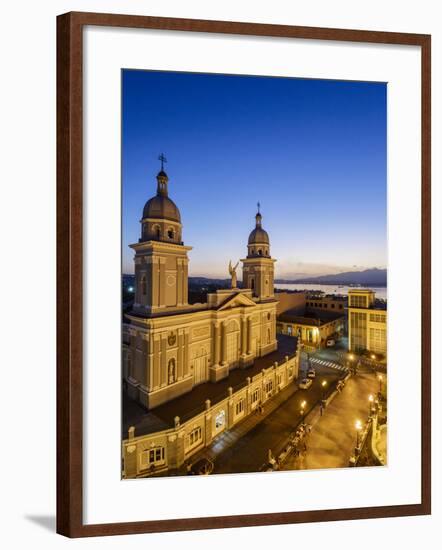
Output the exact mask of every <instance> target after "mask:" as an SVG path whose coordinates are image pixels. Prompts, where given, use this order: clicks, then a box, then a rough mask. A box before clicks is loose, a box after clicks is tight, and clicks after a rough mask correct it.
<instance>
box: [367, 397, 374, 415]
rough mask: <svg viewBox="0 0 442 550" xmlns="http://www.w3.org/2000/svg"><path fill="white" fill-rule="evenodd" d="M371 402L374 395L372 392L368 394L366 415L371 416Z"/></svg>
mask: <svg viewBox="0 0 442 550" xmlns="http://www.w3.org/2000/svg"><path fill="white" fill-rule="evenodd" d="M373 402H374V397H373V395H372V394H370V395H369V396H368V416H371V413H372V411H373Z"/></svg>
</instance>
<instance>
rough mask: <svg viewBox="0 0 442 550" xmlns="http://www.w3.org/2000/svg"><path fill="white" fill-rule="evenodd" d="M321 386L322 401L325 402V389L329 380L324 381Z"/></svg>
mask: <svg viewBox="0 0 442 550" xmlns="http://www.w3.org/2000/svg"><path fill="white" fill-rule="evenodd" d="M321 386H322V400H323V401H324V400H325V388H326V387H327V380H323V381H322V382H321Z"/></svg>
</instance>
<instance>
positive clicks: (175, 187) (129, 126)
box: [122, 70, 387, 277]
mask: <svg viewBox="0 0 442 550" xmlns="http://www.w3.org/2000/svg"><path fill="white" fill-rule="evenodd" d="M122 78H123V82H122V84H123V100H122V101H123V105H122V111H123V116H122V123H123V135H122V142H123V144H122V158H123V166H122V175H123V182H122V183H123V272H125V273H132V272H133V253H132V250H130V249H129V248H128V245H129V244H130V243H134V242H137V240H138V238H139V233H140V224H139V220H140V218H141V213H142V209H143V206H144V204H145V202H146V201H147V200H148V199H149V198H150V197H152V196H153V195H154V194H155V193H156V174H157V172H158V170H159V167H160V163H159V161H158V155H159V154H160V153H161V152H164V154H165V155H166V157H167V159H168V163H167V164H166V165H165V169H166V171H167V173H168V175H169V196H170V197H171V198H172V199H173V200H174V201H175V203H176V204H177V206H178V208H179V209H180V212H181V218H182V223H183V240H184V242H185V244H187V245H190V246H193V247H194V249H193V250H192V251H191V252H190V254H189V257H190V266H189V272H190V274H191V275H200V276H203V275H206V276H214V277H215V276H216V277H228V273H227V266H228V263H229V260H230V259H232V261H237V260H238V259H240V258H244V257H245V254H246V251H247V247H246V245H247V238H248V235H249V233H250V231H251V230H252V229H253V227H254V224H255V218H254V216H255V213H256V203H257V201H260V203H261V212H262V215H263V227H264V228H265V229H266V230H267V231H268V232H269V235H270V243H271V254H272V256H273V257H274V258H276V259H277V260H278V261H277V263H276V266H275V268H276V277H291V276H302V275H303V274H308V275H316V274H317V275H319V274H324V273H336V272H339V271H345V270H352V269H364V268H369V267H386V263H387V243H386V240H387V238H386V94H387V87H386V84H384V83H365V82H345V81H330V80H306V79H294V78H275V77H270V78H269V77H256V76H236V75H215V74H191V73H171V72H158V71H133V70H124V71H123V73H122Z"/></svg>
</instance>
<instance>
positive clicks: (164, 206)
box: [143, 158, 181, 223]
mask: <svg viewBox="0 0 442 550" xmlns="http://www.w3.org/2000/svg"><path fill="white" fill-rule="evenodd" d="M160 160H161V158H160ZM163 160H164V158H163ZM157 182H158V186H157V194H156V196H155V197H152V198H151V199H149V200H148V201H147V202H146V204H145V205H144V209H143V219H144V218H154V219H157V220H170V221H173V222H178V223H181V216H180V211H179V210H178V207H177V205H176V204H175V203H174V202H173V200H172V199H169V193H168V190H167V184H168V182H169V178H168V176H167V174H166V172H165V171H164V170H163V168H162V167H161V170H160V172H158V174H157Z"/></svg>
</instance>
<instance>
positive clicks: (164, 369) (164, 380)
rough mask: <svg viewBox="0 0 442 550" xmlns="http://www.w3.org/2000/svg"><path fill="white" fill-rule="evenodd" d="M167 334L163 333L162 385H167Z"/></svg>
mask: <svg viewBox="0 0 442 550" xmlns="http://www.w3.org/2000/svg"><path fill="white" fill-rule="evenodd" d="M166 338H167V337H166V334H165V333H164V334H162V335H161V367H160V371H161V386H165V385H167V364H166Z"/></svg>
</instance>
